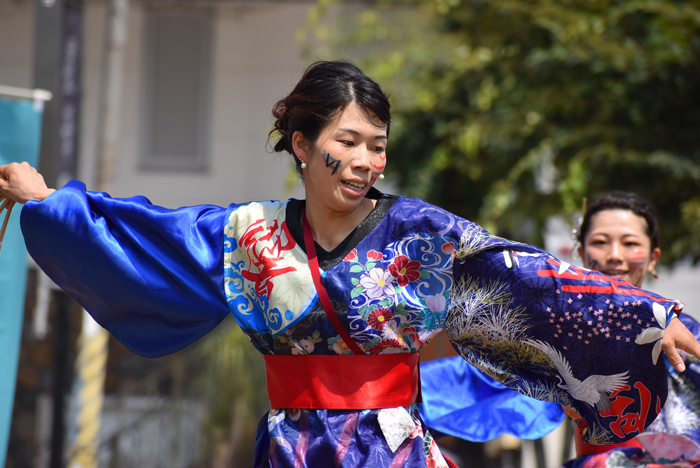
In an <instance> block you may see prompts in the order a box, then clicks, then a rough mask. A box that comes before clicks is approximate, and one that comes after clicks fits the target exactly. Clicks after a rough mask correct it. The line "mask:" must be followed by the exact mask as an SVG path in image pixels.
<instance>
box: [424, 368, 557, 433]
mask: <svg viewBox="0 0 700 468" xmlns="http://www.w3.org/2000/svg"><path fill="white" fill-rule="evenodd" d="M420 373H421V389H422V397H423V402H422V403H420V404H419V405H418V409H419V411H420V414H421V417H422V418H423V422H424V423H425V424H426V425H427V426H428V427H430V429H431V430H432V431H433V432H435V431H437V432H438V433H442V434H445V435H451V436H455V437H459V438H461V439H465V440H470V441H472V442H485V441H488V440H492V439H495V438H496V437H498V436H500V435H502V434H504V433H507V434H511V435H513V436H515V437H517V438H518V439H538V438H540V437H542V436H544V435H546V434H548V433H550V432H551V431H553V430H554V429H556V428H557V426H559V425H560V424H561V422H562V421H563V420H564V410H562V407H561V406H560V405H558V404H556V403H552V402H548V401H539V400H535V399H533V398H529V397H527V396H525V395H522V394H520V393H518V392H514V391H513V390H511V389H509V388H508V387H506V386H504V385H501V384H500V383H498V382H496V381H495V380H493V379H492V378H490V377H488V376H486V375H485V374H483V373H482V372H480V371H479V370H477V369H475V368H474V367H473V366H472V365H471V364H469V363H468V362H467V361H465V360H464V359H463V358H462V357H461V356H453V357H449V358H444V359H437V360H435V361H428V362H424V363H421V368H420Z"/></svg>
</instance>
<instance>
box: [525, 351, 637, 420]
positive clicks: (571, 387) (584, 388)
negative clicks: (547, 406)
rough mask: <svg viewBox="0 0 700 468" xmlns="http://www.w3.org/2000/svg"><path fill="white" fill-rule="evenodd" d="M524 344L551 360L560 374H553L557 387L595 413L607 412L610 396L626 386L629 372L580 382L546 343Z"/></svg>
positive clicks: (598, 376)
mask: <svg viewBox="0 0 700 468" xmlns="http://www.w3.org/2000/svg"><path fill="white" fill-rule="evenodd" d="M525 343H527V344H528V345H530V346H534V347H535V348H537V349H539V350H540V351H542V352H543V353H545V354H546V355H547V356H548V357H549V359H551V360H552V362H553V363H554V367H556V369H557V372H559V374H560V375H556V374H555V377H557V378H558V379H559V383H558V384H557V387H559V388H561V389H564V390H566V391H568V392H569V394H570V395H571V396H572V397H573V398H574V399H576V400H579V401H582V402H584V403H586V404H587V405H589V406H592V407H594V408H595V410H596V411H602V410H609V409H610V394H611V393H612V392H614V391H615V390H619V389H620V388H621V387H624V386H625V385H626V384H627V378H628V377H627V374H628V373H629V371H625V372H623V373H621V374H613V375H591V376H589V377H587V378H586V380H584V381H583V382H581V381H580V380H579V379H577V378H576V377H574V374H573V372H572V371H571V365H570V364H569V361H567V360H566V358H565V357H564V356H563V355H562V354H561V353H560V352H559V351H558V350H556V349H554V348H553V347H552V346H550V345H549V344H548V343H544V342H542V341H539V340H525Z"/></svg>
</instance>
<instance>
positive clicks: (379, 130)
mask: <svg viewBox="0 0 700 468" xmlns="http://www.w3.org/2000/svg"><path fill="white" fill-rule="evenodd" d="M375 123H377V122H374V123H373V122H370V121H369V120H368V119H367V116H366V115H365V113H363V112H362V109H361V108H360V107H359V106H358V105H357V104H355V103H351V104H349V105H348V106H347V107H346V108H345V110H344V111H343V112H342V113H341V114H340V115H338V116H337V117H336V118H335V119H334V120H333V121H331V122H330V123H329V124H328V125H326V126H325V127H324V128H323V130H321V133H320V135H319V137H318V139H317V140H316V143H315V144H314V145H313V147H310V145H309V144H308V142H306V141H305V140H304V138H303V136H302V135H301V134H300V133H299V132H295V134H294V136H293V144H294V148H295V151H296V153H297V157H299V159H301V160H302V161H303V162H306V163H307V165H308V167H307V168H306V169H304V184H305V187H306V197H307V200H310V199H314V200H321V201H322V202H323V206H325V207H326V208H327V209H329V210H331V211H333V212H337V213H341V214H342V213H345V212H352V211H354V210H355V209H357V208H358V207H359V206H360V204H361V203H362V202H363V200H365V194H366V193H367V191H368V190H369V189H370V187H371V186H372V184H374V182H375V181H376V180H377V178H378V177H379V175H380V174H381V173H382V172H383V171H384V167H385V166H386V143H387V133H386V131H387V127H386V125H381V126H377V125H375Z"/></svg>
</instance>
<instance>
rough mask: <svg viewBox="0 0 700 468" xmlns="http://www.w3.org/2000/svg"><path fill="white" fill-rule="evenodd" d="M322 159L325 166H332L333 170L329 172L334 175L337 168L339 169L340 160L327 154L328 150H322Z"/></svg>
mask: <svg viewBox="0 0 700 468" xmlns="http://www.w3.org/2000/svg"><path fill="white" fill-rule="evenodd" d="M323 160H324V161H326V167H332V168H333V172H331V175H335V173H336V172H338V169H340V166H342V164H340V161H339V160H337V159H335V158H334V157H333V156H331V155H330V154H328V151H326V150H323Z"/></svg>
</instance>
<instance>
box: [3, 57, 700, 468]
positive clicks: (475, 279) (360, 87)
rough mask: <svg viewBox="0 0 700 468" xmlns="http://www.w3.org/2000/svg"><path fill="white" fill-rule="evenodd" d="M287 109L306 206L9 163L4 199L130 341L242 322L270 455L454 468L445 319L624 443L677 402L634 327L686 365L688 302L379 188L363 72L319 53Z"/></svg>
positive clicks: (283, 147)
mask: <svg viewBox="0 0 700 468" xmlns="http://www.w3.org/2000/svg"><path fill="white" fill-rule="evenodd" d="M273 115H274V117H275V119H276V122H275V135H276V136H277V138H278V139H277V141H276V143H275V146H274V148H275V150H276V151H285V152H287V153H289V154H290V155H291V156H292V157H293V158H294V161H295V163H296V165H297V168H298V170H299V172H300V173H301V175H302V178H303V181H304V187H305V192H306V197H305V200H293V199H292V200H288V201H284V202H277V201H266V202H250V203H243V204H232V205H230V206H228V207H218V206H195V207H187V208H180V209H176V210H170V209H165V208H161V207H157V206H153V205H152V204H150V203H149V202H148V200H147V199H145V198H143V197H134V198H128V199H113V198H110V197H109V196H108V195H107V194H104V193H95V192H90V191H86V189H85V186H84V185H83V184H82V183H80V182H77V181H73V182H70V183H68V184H67V185H66V186H65V187H63V188H61V189H59V190H56V191H54V190H51V189H49V188H47V187H46V185H45V184H44V183H43V179H42V177H41V176H40V175H39V174H38V173H36V171H34V170H33V169H32V168H31V167H29V166H28V165H26V164H10V165H7V166H0V175H2V177H1V178H0V192H1V193H2V195H4V196H6V197H8V198H10V199H12V200H13V201H15V202H19V203H25V206H24V209H23V210H22V216H21V225H22V230H23V233H24V236H25V240H26V243H27V248H28V250H29V252H30V254H31V255H32V256H33V257H34V259H35V260H36V261H37V263H38V264H39V266H40V267H41V268H42V269H43V270H44V271H45V272H46V273H47V274H48V275H49V276H50V277H51V278H52V279H53V280H54V281H55V282H56V283H57V284H58V285H59V286H61V287H62V288H63V289H64V290H65V291H67V292H68V293H69V294H70V295H71V296H72V297H73V298H74V299H75V300H76V301H77V302H78V303H80V304H81V305H82V306H83V307H85V309H86V310H88V311H89V312H90V313H91V314H92V316H93V317H94V318H95V319H96V320H97V321H98V322H99V323H100V324H101V325H102V326H104V327H105V328H107V329H108V330H109V331H110V332H111V333H112V334H113V335H114V336H115V337H116V338H117V339H118V340H119V341H121V342H122V343H124V344H125V345H126V346H128V347H129V348H130V349H132V350H133V351H134V352H136V353H139V354H141V355H144V356H153V357H155V356H162V355H164V354H168V353H172V352H174V351H177V350H179V349H181V348H183V347H185V346H187V345H188V344H190V343H192V342H194V341H195V340H197V339H198V338H200V337H201V336H203V335H204V334H206V333H207V332H208V331H210V330H211V329H212V328H213V327H215V326H216V325H217V324H218V323H219V322H220V321H221V320H222V319H223V318H224V317H225V316H226V315H227V314H229V313H231V314H233V315H234V317H235V318H236V320H237V321H238V323H239V325H240V326H241V328H242V329H243V331H244V332H245V333H246V334H247V335H248V336H249V337H250V340H251V342H252V344H253V345H254V346H255V347H256V348H257V349H258V350H259V351H260V352H261V353H263V354H264V355H265V363H266V371H267V391H268V395H269V399H270V405H271V410H270V412H269V413H268V415H267V416H266V417H265V418H264V419H263V421H262V422H261V425H260V428H259V432H258V437H257V457H256V466H271V467H291V466H294V467H319V466H337V467H426V466H429V467H446V466H447V464H446V463H447V462H446V461H445V459H444V458H443V456H442V455H441V453H440V451H439V449H438V448H437V446H436V444H435V442H434V441H433V439H432V437H431V435H430V433H429V432H428V431H426V429H425V428H424V426H423V424H422V423H421V420H420V417H419V415H418V412H417V410H416V406H415V402H416V400H417V399H418V398H419V397H418V393H419V388H420V382H419V375H418V356H419V355H418V351H419V350H420V349H421V348H422V347H423V346H424V345H425V344H426V343H427V342H428V341H429V340H430V339H431V338H432V337H433V336H434V335H435V334H437V333H439V332H440V331H441V330H443V329H446V330H447V331H448V333H449V335H450V338H451V340H452V341H453V344H454V345H455V347H456V348H457V349H458V350H459V352H460V354H462V355H463V356H464V357H465V358H467V359H468V360H469V361H470V362H471V363H473V364H475V365H476V366H478V367H479V368H480V369H482V370H484V371H485V372H487V373H489V374H490V375H492V376H494V377H495V378H497V379H498V380H499V381H501V382H502V383H504V384H505V385H507V386H509V387H510V388H513V389H515V390H518V391H520V392H523V393H526V394H529V395H532V396H535V397H539V398H541V399H551V400H554V401H557V402H559V403H566V404H567V405H568V406H571V407H573V408H574V409H576V410H577V411H578V412H579V413H580V414H581V415H582V416H583V417H584V418H586V419H587V420H588V421H589V424H590V427H592V428H596V431H595V433H596V435H597V437H599V438H600V437H603V438H606V440H610V441H612V442H615V441H619V440H626V439H628V438H630V437H632V434H631V433H630V432H629V430H628V428H624V429H621V430H617V428H616V427H611V424H613V423H614V421H615V420H616V418H622V417H625V415H626V414H627V413H628V412H630V411H636V412H637V413H640V412H641V413H643V415H642V417H641V420H640V422H639V423H638V426H639V427H642V428H643V427H646V426H647V425H648V424H650V423H651V422H652V421H653V420H654V418H655V416H656V407H657V405H656V402H657V400H658V401H660V402H661V404H663V400H664V399H665V395H666V392H665V385H666V383H665V369H660V368H659V367H658V366H656V365H655V364H654V363H655V361H653V359H652V355H653V353H652V347H653V346H650V345H644V346H640V345H638V344H636V343H635V342H634V337H635V336H636V334H639V333H642V331H643V330H644V329H647V328H658V327H659V326H661V327H663V329H664V330H662V332H663V333H662V335H663V337H662V338H661V337H660V339H662V340H663V343H664V350H665V351H666V353H667V354H668V355H669V359H670V360H671V362H673V363H674V364H676V363H679V365H682V361H681V359H680V357H679V356H678V353H677V352H676V350H675V348H676V347H679V348H683V349H686V350H688V351H690V352H692V353H693V354H695V355H696V356H700V345H699V344H698V343H697V341H695V339H694V337H693V335H692V334H691V333H690V332H688V330H687V329H685V327H684V326H683V325H682V323H681V322H680V321H679V320H676V319H675V317H676V315H677V312H679V311H680V308H681V305H680V304H679V303H678V302H677V301H672V300H667V299H665V298H662V297H659V296H657V295H655V294H652V293H649V292H646V291H643V290H639V289H636V288H632V287H631V286H628V285H626V284H622V283H621V282H618V281H617V280H615V279H611V278H608V277H605V276H603V275H590V274H589V273H588V272H585V271H583V270H580V269H576V268H574V267H571V266H569V265H567V264H565V263H562V262H559V261H557V260H556V259H554V258H552V257H550V256H549V255H547V254H546V253H544V252H542V251H540V250H538V249H536V248H534V247H531V246H528V245H524V244H518V243H515V242H511V241H507V240H505V239H501V238H497V237H494V236H491V235H490V234H489V233H488V232H486V231H484V230H483V229H482V228H480V227H479V226H477V225H475V224H473V223H470V222H469V221H466V220H464V219H461V218H459V217H457V216H455V215H453V214H451V213H449V212H446V211H444V210H442V209H440V208H438V207H435V206H433V205H430V204H428V203H426V202H424V201H422V200H419V199H415V198H406V197H396V196H391V195H386V194H382V193H380V192H379V191H377V190H376V189H374V188H373V187H372V185H373V183H374V182H375V180H376V179H377V178H380V177H382V172H383V171H384V169H385V167H386V164H387V162H388V158H387V155H386V152H385V148H386V143H387V139H388V137H389V130H390V122H391V117H390V108H389V101H388V98H387V96H386V95H385V94H384V92H383V91H382V90H381V88H380V87H379V86H378V85H377V83H375V82H374V81H372V80H371V79H370V78H368V77H367V76H366V75H364V74H363V73H362V71H361V70H359V69H358V68H357V67H355V66H353V65H351V64H348V63H346V62H318V63H314V64H312V65H311V66H310V67H309V68H308V69H307V70H306V71H305V73H304V75H303V76H302V78H301V80H300V81H299V83H298V84H297V85H296V87H295V88H294V89H293V90H292V92H291V93H290V94H289V95H288V96H287V97H286V98H284V99H282V100H281V101H279V102H278V103H277V104H276V105H275V106H274V108H273ZM618 308H619V309H621V310H622V311H629V313H630V315H631V313H632V312H634V314H636V315H637V316H639V317H641V318H642V322H641V324H637V322H636V320H635V321H634V322H633V321H632V320H631V319H629V320H628V319H625V320H623V319H619V321H620V322H621V323H620V325H617V324H616V323H614V322H613V323H607V325H606V330H605V331H598V330H597V331H596V334H595V336H594V335H593V334H592V328H591V326H590V325H589V326H588V327H587V328H585V330H586V331H585V333H586V334H588V333H591V335H590V336H587V344H586V345H584V343H583V340H581V339H580V338H579V336H578V334H577V335H576V336H574V337H573V340H574V341H573V342H572V339H571V337H570V336H568V337H567V336H566V334H565V332H568V333H571V331H569V329H571V330H573V331H574V333H575V332H576V330H575V329H574V328H572V327H573V323H572V321H573V322H575V321H576V320H577V319H581V318H583V319H584V320H588V321H591V320H594V319H593V315H592V314H593V311H598V310H601V311H603V312H604V313H603V312H601V313H602V314H603V316H604V317H608V316H609V313H610V312H609V311H611V310H614V313H617V310H618ZM620 313H623V312H620ZM595 317H596V318H597V315H596V316H595ZM655 318H657V322H654V320H655ZM555 322H556V323H555ZM622 322H624V326H623V323H622ZM591 323H592V322H591ZM557 325H558V326H559V327H557ZM628 327H629V328H628ZM562 333H563V334H562ZM611 337H612V338H611ZM618 337H619V339H621V340H622V341H619V340H618V343H614V341H615V339H616V338H618ZM630 337H631V338H632V340H631V342H630V341H629V340H626V339H627V338H630ZM577 339H578V341H577ZM611 339H612V342H613V343H611ZM611 345H615V349H616V350H617V353H615V354H612V353H610V352H609V348H610V346H611ZM550 349H551V351H550ZM551 353H559V355H560V356H561V357H562V359H564V360H566V362H567V363H568V365H569V369H559V368H557V367H556V366H555V365H554V362H553V360H552V358H551V357H550V354H551ZM567 371H571V372H573V373H574V374H575V375H576V378H578V379H580V380H581V381H586V378H588V377H589V376H593V375H603V374H604V375H611V376H615V375H616V376H619V377H618V378H616V379H615V383H616V385H609V386H606V387H604V388H600V389H598V391H599V393H598V394H597V395H598V401H596V402H594V404H591V403H589V400H591V399H590V398H588V399H577V398H579V397H580V395H579V393H577V392H576V389H575V388H572V387H571V385H569V387H568V389H567V388H566V385H562V384H561V381H562V375H564V373H565V372H567ZM240 378H246V376H245V375H241V376H240ZM567 378H568V377H567ZM566 382H567V384H568V383H569V382H570V381H569V380H566ZM618 384H619V385H618ZM642 387H643V388H644V389H645V391H646V392H648V394H649V397H650V398H651V399H652V401H653V402H654V404H653V405H650V404H648V402H647V400H646V394H645V395H644V397H642V396H640V394H639V392H638V389H639V388H642ZM613 392H617V393H616V395H612V393H613ZM616 396H617V397H618V398H622V397H625V398H628V399H629V400H631V402H632V403H631V405H628V407H627V409H626V410H625V411H622V412H621V413H620V414H618V415H613V416H612V417H605V416H601V415H600V414H599V412H600V411H598V407H599V404H598V402H599V401H600V400H602V401H606V400H611V399H612V400H614V399H615V397H616ZM591 401H592V400H591ZM641 413H640V414H641ZM638 419H639V418H638Z"/></svg>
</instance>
